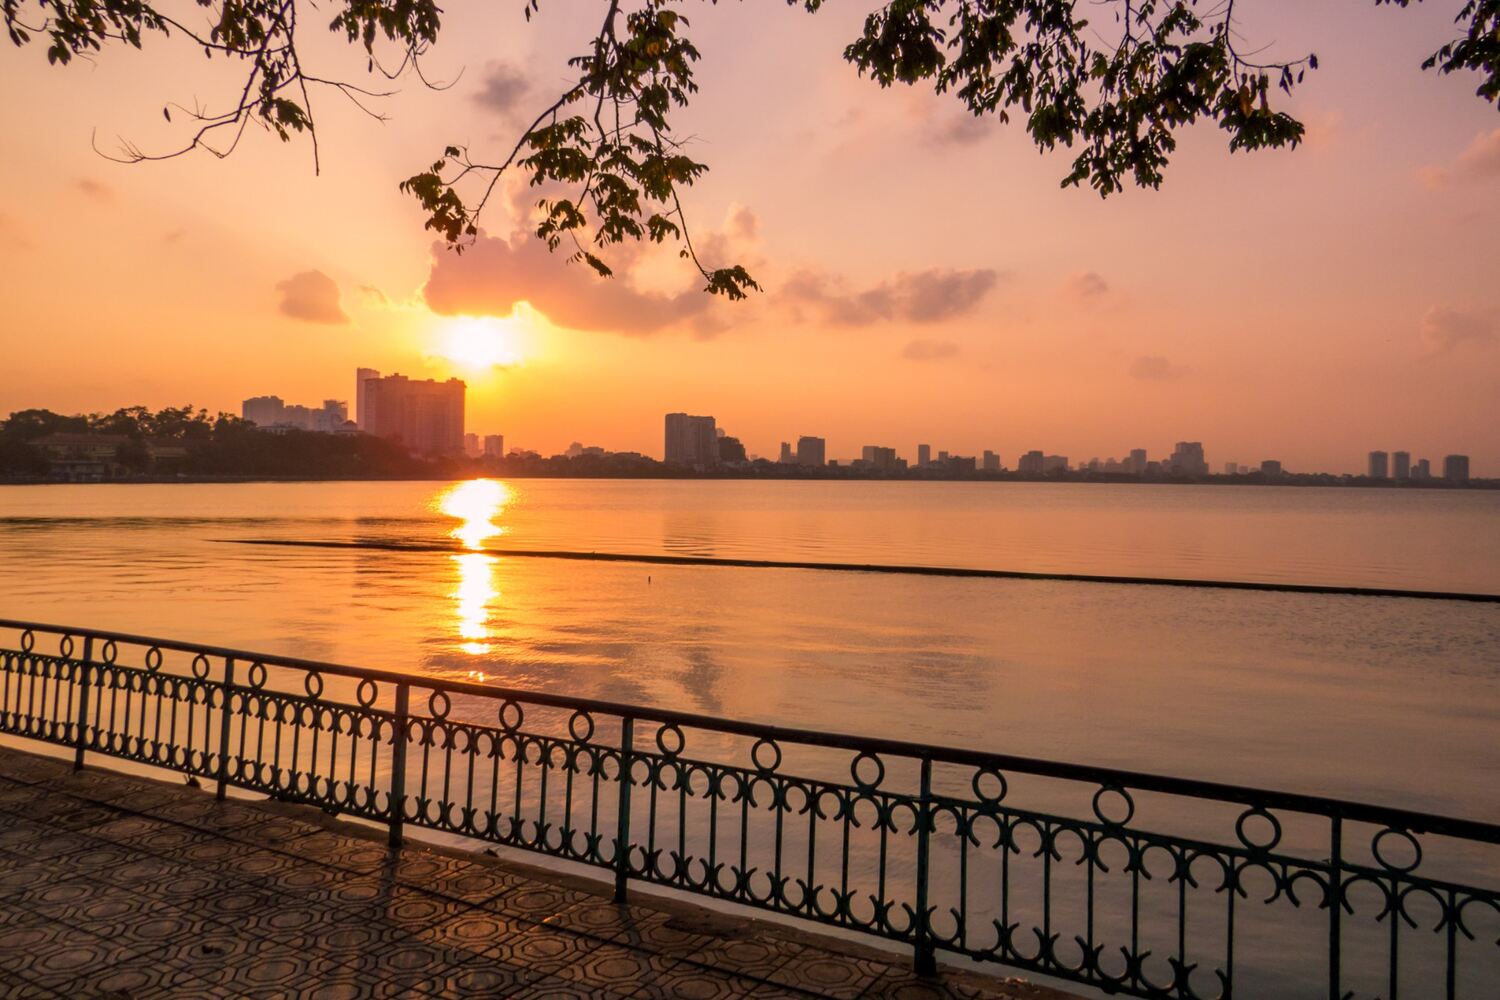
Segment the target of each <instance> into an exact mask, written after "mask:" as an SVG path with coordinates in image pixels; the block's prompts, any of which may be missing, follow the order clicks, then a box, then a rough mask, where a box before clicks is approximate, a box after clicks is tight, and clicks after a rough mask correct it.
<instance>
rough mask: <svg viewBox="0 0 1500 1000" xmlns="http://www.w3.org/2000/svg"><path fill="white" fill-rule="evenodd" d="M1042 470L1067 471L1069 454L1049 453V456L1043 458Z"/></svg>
mask: <svg viewBox="0 0 1500 1000" xmlns="http://www.w3.org/2000/svg"><path fill="white" fill-rule="evenodd" d="M1042 471H1043V472H1067V471H1068V456H1066V455H1048V456H1046V457H1045V458H1043V459H1042Z"/></svg>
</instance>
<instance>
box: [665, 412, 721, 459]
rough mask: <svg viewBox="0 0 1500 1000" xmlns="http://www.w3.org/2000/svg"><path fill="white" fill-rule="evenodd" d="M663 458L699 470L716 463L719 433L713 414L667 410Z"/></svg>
mask: <svg viewBox="0 0 1500 1000" xmlns="http://www.w3.org/2000/svg"><path fill="white" fill-rule="evenodd" d="M666 460H667V461H668V462H674V463H676V464H678V465H686V466H689V467H690V468H694V469H697V470H699V471H700V472H701V471H703V470H704V469H711V468H713V467H714V466H716V465H718V464H719V435H718V430H717V428H716V427H715V426H714V418H713V417H694V416H689V415H688V414H686V413H668V414H667V441H666Z"/></svg>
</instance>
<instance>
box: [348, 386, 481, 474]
mask: <svg viewBox="0 0 1500 1000" xmlns="http://www.w3.org/2000/svg"><path fill="white" fill-rule="evenodd" d="M363 388H364V391H365V402H366V405H367V406H368V407H369V410H370V420H369V422H368V425H367V426H366V427H365V428H364V429H365V431H366V432H367V433H370V434H374V435H375V436H376V437H383V438H385V439H386V440H388V441H398V442H400V443H401V444H403V445H405V446H406V448H407V450H408V451H411V452H414V453H416V454H419V455H457V454H459V453H461V452H462V451H463V450H464V389H465V386H464V383H463V382H462V381H461V380H459V379H456V378H450V379H448V381H446V382H437V381H434V380H433V379H420V380H418V379H409V378H407V377H406V376H405V375H401V374H399V373H398V374H395V375H387V376H385V377H384V378H369V379H365V380H364V383H363Z"/></svg>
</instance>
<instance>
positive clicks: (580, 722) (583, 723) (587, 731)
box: [568, 709, 594, 743]
mask: <svg viewBox="0 0 1500 1000" xmlns="http://www.w3.org/2000/svg"><path fill="white" fill-rule="evenodd" d="M568 734H569V735H571V736H572V737H573V739H575V740H577V741H578V742H579V743H587V742H588V741H589V740H590V739H591V738H592V737H593V735H594V717H593V716H592V715H590V714H589V713H587V712H585V711H583V710H581V709H580V710H579V711H576V712H574V713H573V715H572V716H571V717H570V718H569V719H568Z"/></svg>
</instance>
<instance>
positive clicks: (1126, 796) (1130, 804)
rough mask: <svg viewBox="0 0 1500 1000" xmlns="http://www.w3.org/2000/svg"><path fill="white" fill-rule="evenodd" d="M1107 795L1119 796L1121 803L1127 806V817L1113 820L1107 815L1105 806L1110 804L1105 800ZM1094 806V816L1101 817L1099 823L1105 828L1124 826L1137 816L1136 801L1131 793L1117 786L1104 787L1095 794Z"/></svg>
mask: <svg viewBox="0 0 1500 1000" xmlns="http://www.w3.org/2000/svg"><path fill="white" fill-rule="evenodd" d="M1106 795H1117V796H1119V798H1120V801H1121V802H1123V803H1124V805H1125V815H1124V816H1123V817H1121V818H1120V819H1111V818H1110V817H1109V816H1107V815H1105V806H1106V804H1109V803H1107V802H1106V801H1105V799H1104V796H1106ZM1093 806H1094V815H1095V816H1097V817H1099V822H1101V823H1103V824H1104V825H1105V826H1124V825H1125V824H1126V823H1129V822H1130V821H1131V819H1132V818H1134V816H1135V800H1134V799H1132V798H1131V797H1130V793H1129V792H1127V791H1125V789H1123V788H1120V787H1119V786H1117V785H1104V786H1102V787H1101V788H1100V789H1099V790H1098V791H1097V792H1095V793H1094V801H1093Z"/></svg>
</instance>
